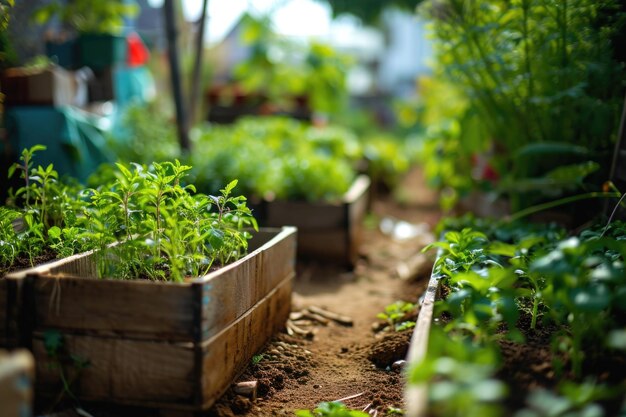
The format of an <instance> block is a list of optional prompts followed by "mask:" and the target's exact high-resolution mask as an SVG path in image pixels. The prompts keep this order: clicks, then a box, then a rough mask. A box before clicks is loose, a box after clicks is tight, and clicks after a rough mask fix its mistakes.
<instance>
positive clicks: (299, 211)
mask: <svg viewBox="0 0 626 417" xmlns="http://www.w3.org/2000/svg"><path fill="white" fill-rule="evenodd" d="M369 188H370V179H369V177H367V176H366V175H360V176H358V177H357V179H356V180H355V181H354V182H353V184H352V186H351V187H350V189H349V190H348V191H347V192H346V193H345V195H344V196H343V198H342V199H341V202H339V203H325V202H307V201H282V200H275V201H267V202H265V203H264V207H263V209H262V210H263V211H264V213H263V214H262V215H261V216H262V220H261V222H262V224H264V225H267V226H269V227H279V226H282V225H291V226H296V227H297V228H298V255H299V256H301V257H304V258H316V259H323V260H325V261H326V260H328V261H332V262H336V263H340V264H343V265H345V266H349V267H352V266H354V264H355V263H356V261H357V259H358V256H359V253H358V251H359V245H360V243H361V240H362V237H361V231H362V224H363V220H364V218H365V214H366V213H367V206H368V198H369Z"/></svg>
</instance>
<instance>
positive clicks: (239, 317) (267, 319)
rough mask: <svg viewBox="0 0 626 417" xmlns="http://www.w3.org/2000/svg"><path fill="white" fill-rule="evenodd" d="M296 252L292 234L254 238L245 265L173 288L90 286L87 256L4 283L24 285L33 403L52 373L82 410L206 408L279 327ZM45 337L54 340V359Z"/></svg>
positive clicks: (54, 385)
mask: <svg viewBox="0 0 626 417" xmlns="http://www.w3.org/2000/svg"><path fill="white" fill-rule="evenodd" d="M295 251H296V229H295V228H292V227H284V228H282V229H261V231H260V232H259V233H257V234H255V235H254V237H253V239H252V240H251V241H250V247H249V254H248V255H247V256H245V257H244V258H242V259H240V260H238V261H236V262H234V263H232V264H230V265H227V266H225V267H223V268H220V269H219V270H216V271H214V272H211V273H209V274H208V275H206V276H203V277H200V278H195V279H190V280H188V281H186V282H185V283H182V284H175V283H165V282H155V281H147V280H136V281H122V280H110V279H94V277H95V276H96V275H95V274H96V272H95V263H94V261H93V258H92V257H93V255H92V254H91V253H87V254H80V255H76V256H72V257H70V258H67V259H64V260H60V261H56V262H53V263H50V264H47V265H43V266H40V267H37V268H33V269H30V270H26V271H22V272H20V273H16V274H13V275H9V276H8V278H7V279H8V280H10V281H14V282H17V281H21V282H23V287H24V291H23V294H24V297H23V305H22V307H21V309H22V311H23V314H22V317H23V318H25V319H28V320H23V321H22V322H21V326H22V334H23V335H24V334H26V335H30V336H29V337H22V339H23V340H25V341H26V342H27V343H29V344H30V345H31V346H29V347H31V348H32V351H33V354H34V357H35V359H36V363H37V365H36V373H37V378H36V380H37V384H36V389H37V393H38V394H40V395H42V396H56V395H58V393H59V392H61V390H62V385H61V380H60V371H59V366H58V365H59V364H61V365H62V366H63V369H64V372H65V375H66V377H68V376H69V377H68V378H69V379H74V384H73V385H72V393H73V394H74V395H75V396H76V397H77V398H79V399H81V400H84V401H92V400H93V401H106V402H108V403H118V404H129V405H139V406H145V407H156V408H165V409H179V410H187V411H199V410H205V409H207V408H209V407H210V406H211V405H212V404H213V403H214V401H215V400H216V399H218V398H219V397H220V396H221V395H222V394H223V393H224V391H225V390H226V389H227V388H228V386H229V384H230V383H231V381H232V380H233V379H234V378H235V377H236V376H237V375H238V373H239V372H240V371H241V370H242V369H243V368H244V367H245V365H247V364H248V363H249V361H250V359H251V358H252V356H253V355H254V354H255V353H257V352H258V351H259V350H260V349H261V348H262V347H263V345H264V344H265V343H266V342H267V341H268V340H269V339H270V338H271V336H272V335H273V334H274V333H275V332H276V331H278V330H279V329H281V328H282V326H283V325H284V323H285V321H286V319H287V317H288V315H289V311H290V307H291V289H292V280H293V277H294V275H295ZM51 335H57V337H58V336H60V337H61V341H60V344H59V346H58V350H57V352H56V353H54V354H53V355H50V354H49V352H48V351H47V348H46V342H47V341H49V339H50V337H51ZM48 347H49V346H48ZM77 359H78V361H80V362H82V363H83V365H84V364H85V363H86V366H82V365H81V366H77V363H76V362H77Z"/></svg>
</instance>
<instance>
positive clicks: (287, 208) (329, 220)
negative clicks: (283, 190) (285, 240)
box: [266, 200, 344, 231]
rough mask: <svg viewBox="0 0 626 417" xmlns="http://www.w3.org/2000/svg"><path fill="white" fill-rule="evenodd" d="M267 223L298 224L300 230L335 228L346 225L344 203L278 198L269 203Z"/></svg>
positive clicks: (280, 224)
mask: <svg viewBox="0 0 626 417" xmlns="http://www.w3.org/2000/svg"><path fill="white" fill-rule="evenodd" d="M266 210H267V220H266V224H267V226H270V227H278V226H284V225H289V226H296V227H297V228H298V230H300V231H305V230H316V229H335V228H340V227H343V226H344V216H343V203H341V202H338V203H334V204H332V203H320V202H309V201H282V200H276V201H271V202H268V203H267V208H266Z"/></svg>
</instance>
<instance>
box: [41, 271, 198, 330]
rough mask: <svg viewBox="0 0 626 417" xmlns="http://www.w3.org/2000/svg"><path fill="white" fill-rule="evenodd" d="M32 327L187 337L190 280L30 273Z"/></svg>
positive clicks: (191, 304)
mask: <svg viewBox="0 0 626 417" xmlns="http://www.w3.org/2000/svg"><path fill="white" fill-rule="evenodd" d="M32 278H33V288H34V294H35V311H34V316H35V329H38V330H41V329H46V328H55V329H66V330H83V331H88V332H92V333H94V334H97V333H99V334H107V333H108V334H126V335H132V336H133V337H136V338H149V339H154V338H155V337H159V338H164V339H167V340H192V339H193V335H194V330H193V326H194V314H193V307H194V299H193V292H192V290H191V284H188V283H184V284H171V283H163V282H150V281H122V280H118V281H116V280H104V279H103V280H100V279H89V278H82V277H74V276H63V275H57V276H47V275H33V276H32Z"/></svg>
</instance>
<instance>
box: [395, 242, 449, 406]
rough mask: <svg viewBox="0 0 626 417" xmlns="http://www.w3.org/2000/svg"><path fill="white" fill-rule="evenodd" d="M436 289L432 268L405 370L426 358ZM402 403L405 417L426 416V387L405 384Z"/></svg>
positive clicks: (437, 284)
mask: <svg viewBox="0 0 626 417" xmlns="http://www.w3.org/2000/svg"><path fill="white" fill-rule="evenodd" d="M440 256H441V250H440V251H439V253H438V254H437V258H439V257H440ZM438 287H439V277H438V276H437V275H435V272H434V266H433V271H432V273H431V275H430V280H429V281H428V288H426V293H425V294H424V300H423V301H422V305H421V307H420V312H419V314H418V316H417V322H416V324H415V329H414V331H413V335H412V336H411V343H410V345H409V351H408V353H407V359H406V360H407V362H408V366H407V368H406V369H411V368H412V367H413V366H415V365H417V364H418V363H420V362H421V361H422V360H423V359H424V358H425V357H426V353H427V350H428V336H429V334H430V327H431V324H432V320H433V311H434V308H435V300H436V298H437V290H438ZM407 380H408V378H407ZM404 403H405V406H406V410H405V415H406V416H407V417H424V416H426V415H427V410H428V387H427V386H426V384H410V383H408V382H407V383H406V384H405V389H404Z"/></svg>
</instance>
